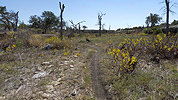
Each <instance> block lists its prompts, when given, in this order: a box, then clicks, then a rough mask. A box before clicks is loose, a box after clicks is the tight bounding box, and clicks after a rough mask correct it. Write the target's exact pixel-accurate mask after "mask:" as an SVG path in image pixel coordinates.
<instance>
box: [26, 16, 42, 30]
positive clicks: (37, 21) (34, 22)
mask: <svg viewBox="0 0 178 100" xmlns="http://www.w3.org/2000/svg"><path fill="white" fill-rule="evenodd" d="M29 23H31V28H42V19H41V17H39V16H37V15H33V16H30V20H29Z"/></svg>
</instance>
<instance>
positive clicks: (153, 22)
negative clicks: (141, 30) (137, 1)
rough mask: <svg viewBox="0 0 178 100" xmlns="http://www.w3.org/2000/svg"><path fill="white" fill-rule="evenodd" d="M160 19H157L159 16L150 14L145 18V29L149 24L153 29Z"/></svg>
mask: <svg viewBox="0 0 178 100" xmlns="http://www.w3.org/2000/svg"><path fill="white" fill-rule="evenodd" d="M161 19H162V18H161V17H159V15H157V14H152V13H150V16H148V17H146V21H145V23H146V25H147V27H149V25H150V24H151V27H153V26H155V25H156V24H158V23H159V22H160V21H161Z"/></svg>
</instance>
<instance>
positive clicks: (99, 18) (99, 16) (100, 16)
mask: <svg viewBox="0 0 178 100" xmlns="http://www.w3.org/2000/svg"><path fill="white" fill-rule="evenodd" d="M104 15H106V13H104V14H103V13H101V14H100V13H98V25H99V36H101V27H102V24H101V20H102V17H103V16H104Z"/></svg>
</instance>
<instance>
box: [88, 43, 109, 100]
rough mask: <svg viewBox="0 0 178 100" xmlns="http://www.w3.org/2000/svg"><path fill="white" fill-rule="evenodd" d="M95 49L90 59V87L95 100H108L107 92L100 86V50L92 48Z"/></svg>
mask: <svg viewBox="0 0 178 100" xmlns="http://www.w3.org/2000/svg"><path fill="white" fill-rule="evenodd" d="M94 48H96V49H97V52H96V53H94V54H93V56H92V58H91V62H90V65H91V77H92V83H93V84H92V85H93V86H92V87H93V90H94V93H95V98H96V100H108V99H107V97H108V95H107V91H106V90H105V88H104V85H103V84H102V78H101V76H100V75H101V71H100V54H101V50H100V48H99V47H96V46H95V47H94Z"/></svg>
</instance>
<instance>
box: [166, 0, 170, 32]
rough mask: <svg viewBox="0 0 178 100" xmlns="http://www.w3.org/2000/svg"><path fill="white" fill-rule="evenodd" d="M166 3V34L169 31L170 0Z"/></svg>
mask: <svg viewBox="0 0 178 100" xmlns="http://www.w3.org/2000/svg"><path fill="white" fill-rule="evenodd" d="M165 3H166V10H167V17H166V36H168V33H169V3H170V2H169V0H165Z"/></svg>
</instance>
